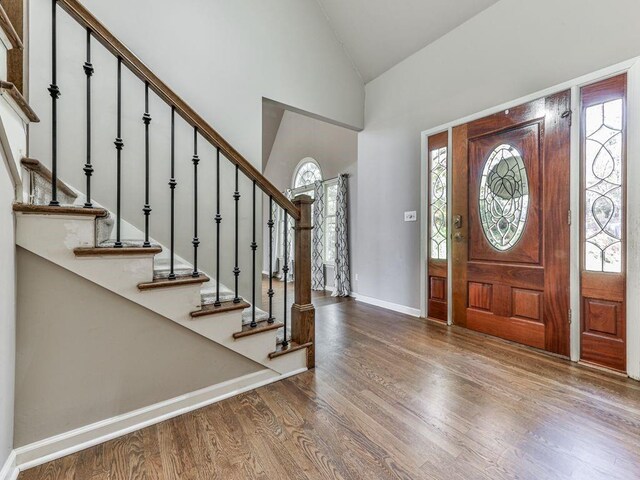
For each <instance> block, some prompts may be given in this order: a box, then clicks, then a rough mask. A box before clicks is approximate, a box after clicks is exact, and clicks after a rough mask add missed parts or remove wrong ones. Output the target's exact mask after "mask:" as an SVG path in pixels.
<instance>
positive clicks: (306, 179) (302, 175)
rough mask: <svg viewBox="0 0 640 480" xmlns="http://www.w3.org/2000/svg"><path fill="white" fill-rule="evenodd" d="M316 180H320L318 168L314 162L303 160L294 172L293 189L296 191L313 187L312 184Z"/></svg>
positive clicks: (320, 175) (320, 174)
mask: <svg viewBox="0 0 640 480" xmlns="http://www.w3.org/2000/svg"><path fill="white" fill-rule="evenodd" d="M318 180H322V173H321V172H320V167H319V166H318V164H317V163H316V162H315V161H314V160H312V159H310V158H309V159H306V158H305V159H304V160H303V161H302V162H301V163H300V165H299V166H298V169H297V170H296V174H295V176H294V179H293V188H294V189H297V188H302V187H307V186H311V187H313V184H314V182H316V181H318Z"/></svg>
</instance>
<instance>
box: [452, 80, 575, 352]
mask: <svg viewBox="0 0 640 480" xmlns="http://www.w3.org/2000/svg"><path fill="white" fill-rule="evenodd" d="M570 108H571V106H570V92H569V91H566V92H562V93H558V94H555V95H552V96H550V97H547V98H542V99H539V100H535V101H533V102H530V103H527V104H525V105H521V106H519V107H516V108H512V109H510V110H506V111H504V112H500V113H498V114H495V115H491V116H489V117H485V118H482V119H480V120H476V121H473V122H471V123H467V124H465V125H461V126H459V127H456V128H454V129H453V158H452V160H453V172H454V174H453V205H452V214H453V218H452V224H453V231H452V252H453V255H452V262H453V321H454V323H456V324H458V325H461V326H465V327H467V328H470V329H473V330H477V331H480V332H483V333H487V334H490V335H495V336H498V337H502V338H505V339H507V340H512V341H515V342H518V343H523V344H525V345H529V346H532V347H536V348H541V349H545V350H548V351H551V352H555V353H558V354H561V355H569V221H568V219H569V193H570V192H569V158H570V125H571V115H570Z"/></svg>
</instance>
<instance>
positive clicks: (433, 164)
mask: <svg viewBox="0 0 640 480" xmlns="http://www.w3.org/2000/svg"><path fill="white" fill-rule="evenodd" d="M429 157H430V160H429V171H430V175H429V178H430V185H429V192H430V194H429V223H430V229H429V242H430V248H429V251H430V256H431V258H432V259H434V260H446V259H447V147H441V148H436V149H433V150H431V151H430V152H429Z"/></svg>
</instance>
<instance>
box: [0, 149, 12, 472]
mask: <svg viewBox="0 0 640 480" xmlns="http://www.w3.org/2000/svg"><path fill="white" fill-rule="evenodd" d="M13 200H14V185H13V181H12V178H11V176H10V174H9V169H8V168H7V166H6V163H5V162H4V161H2V160H0V265H2V268H0V469H2V466H3V465H4V463H5V461H6V459H7V457H8V456H9V453H10V452H11V450H12V449H13V406H14V384H15V382H14V378H15V355H16V288H15V282H16V269H15V252H16V245H15V237H14V235H15V228H14V225H15V223H14V217H13V211H12V210H11V204H12V203H13Z"/></svg>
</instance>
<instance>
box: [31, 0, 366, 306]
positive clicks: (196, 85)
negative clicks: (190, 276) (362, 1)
mask: <svg viewBox="0 0 640 480" xmlns="http://www.w3.org/2000/svg"><path fill="white" fill-rule="evenodd" d="M29 2H30V3H29V5H30V21H29V26H30V31H29V35H30V48H31V52H30V57H29V58H30V65H29V67H30V73H29V82H30V83H29V85H30V98H29V100H30V103H31V105H32V106H33V107H34V108H35V110H36V111H37V112H38V114H39V116H40V118H41V119H42V122H41V123H40V124H39V125H37V126H33V127H32V128H31V131H30V154H31V156H33V157H36V158H38V159H39V160H41V161H43V162H44V163H45V164H46V165H48V164H49V163H50V156H51V153H50V152H51V147H50V143H51V137H50V112H51V107H50V103H51V99H50V97H49V94H48V92H47V87H48V85H49V83H50V81H51V79H50V75H51V73H50V58H51V56H50V28H51V27H50V11H51V8H50V5H51V2H50V1H49V0H29ZM83 3H84V4H85V5H86V6H87V7H88V8H89V9H90V10H91V11H92V12H93V13H94V14H95V15H96V16H97V17H98V18H99V19H100V20H101V21H102V22H103V23H104V24H105V25H106V26H107V27H108V28H109V29H111V30H112V32H113V33H114V34H115V35H116V36H118V37H119V38H120V39H121V40H122V41H123V42H124V43H125V44H126V45H128V46H129V48H130V49H131V50H132V51H133V52H134V53H136V55H138V57H140V58H141V59H142V61H144V62H145V63H146V64H147V65H149V66H150V68H151V69H152V70H153V71H154V72H155V73H156V74H157V75H158V76H159V77H160V78H162V79H163V80H164V81H165V82H166V83H167V84H168V85H169V86H171V87H172V88H173V89H174V90H175V91H176V92H177V93H178V94H179V95H181V96H182V97H183V98H184V99H185V100H186V101H187V102H188V103H190V104H191V105H192V106H193V107H194V108H195V109H196V110H197V111H198V112H199V113H200V114H201V115H202V116H203V117H204V118H205V119H206V120H207V121H208V122H209V123H210V124H211V125H212V126H213V127H214V128H216V129H217V130H218V131H219V132H220V133H221V134H222V135H223V136H224V137H225V138H226V139H227V140H228V141H229V142H230V143H231V144H232V145H233V146H234V147H235V148H236V149H237V150H238V151H239V152H240V153H242V154H243V155H244V156H245V157H246V158H247V159H248V160H249V161H251V162H252V163H253V164H254V165H256V167H258V169H261V167H262V158H261V150H262V99H263V97H268V98H270V99H273V100H275V101H278V102H282V103H286V104H288V105H293V106H295V107H296V108H300V109H304V110H306V111H309V112H313V113H314V114H316V115H321V116H323V117H326V118H329V119H331V120H332V121H335V122H339V123H344V124H348V125H351V126H354V127H361V126H362V124H363V109H364V87H363V85H362V83H361V80H360V79H359V77H358V75H357V74H356V72H355V71H354V69H353V67H352V65H351V63H350V62H349V60H348V59H347V58H346V56H345V55H344V53H343V50H342V49H341V47H340V45H339V44H338V42H337V40H336V39H335V37H334V35H333V33H332V31H331V29H330V28H329V26H328V24H327V23H326V21H325V19H324V17H323V15H322V13H321V12H320V11H319V7H318V5H317V3H316V2H315V1H313V0H216V1H205V0H189V1H183V2H175V1H169V0H138V1H135V2H131V1H127V0H112V1H109V2H104V1H100V0H84V1H83ZM58 20H59V21H58V38H59V40H58V45H59V48H58V52H59V53H58V84H59V87H60V90H61V97H60V100H59V102H58V103H59V122H58V129H59V175H60V177H61V178H62V179H63V180H65V181H67V182H68V183H69V184H71V185H73V186H74V187H76V188H79V189H81V190H82V191H84V188H85V187H84V184H85V180H84V175H83V172H82V166H83V164H84V161H85V140H84V137H85V76H84V73H83V70H82V64H83V63H84V61H85V32H84V30H83V29H82V28H81V27H80V26H79V25H78V24H77V23H76V22H75V21H73V20H72V19H70V18H69V16H68V15H67V14H66V13H65V12H64V11H62V10H61V9H58ZM92 62H93V64H94V67H95V74H94V76H93V79H92V82H93V92H94V94H93V112H94V116H93V119H94V122H93V139H92V141H93V163H94V168H95V173H94V176H93V181H92V190H93V196H94V198H95V199H96V200H97V201H98V202H99V203H101V204H103V205H105V206H106V207H107V208H109V209H110V210H112V211H113V210H115V204H116V200H115V176H116V173H115V169H116V160H115V156H116V155H115V149H114V145H113V141H114V138H115V136H116V130H115V128H116V111H115V105H116V104H115V99H116V60H115V57H113V56H112V55H111V54H109V53H107V52H106V50H105V49H104V48H103V47H101V46H100V45H98V44H97V42H93V51H92ZM122 95H123V127H122V131H123V135H122V137H123V140H124V150H123V153H122V159H123V160H122V162H123V197H122V215H123V218H124V219H125V220H127V221H129V222H131V223H133V224H134V225H135V226H136V227H138V228H139V229H142V227H143V225H144V223H143V220H144V217H143V214H142V206H143V203H144V196H143V195H144V194H143V185H144V153H143V152H144V129H143V124H142V121H141V116H142V113H143V111H144V96H143V95H144V87H143V85H142V83H141V82H140V81H139V80H138V79H137V78H135V77H133V76H132V75H131V74H130V73H129V72H128V71H127V70H126V68H125V69H124V72H123V79H122ZM150 113H151V116H152V118H153V120H152V122H151V163H152V169H151V207H152V210H153V211H152V213H151V236H152V237H153V238H156V239H157V240H158V241H160V242H161V243H163V244H164V245H168V244H169V220H168V219H169V189H168V186H167V182H168V179H169V161H170V160H169V142H170V136H169V131H170V130H169V128H170V127H169V118H170V110H169V108H168V107H167V106H166V105H165V104H164V103H162V102H160V101H159V100H158V99H157V98H156V97H155V95H153V94H152V95H151V106H150ZM192 135H193V134H192V130H191V129H190V128H188V127H187V126H186V124H185V123H184V122H182V120H181V119H179V118H178V119H177V120H176V179H177V182H178V186H177V189H176V211H177V212H178V215H177V220H176V252H177V253H178V254H179V255H181V256H182V257H184V258H185V259H187V260H191V258H192V251H193V249H192V246H191V240H192V235H193V226H192V225H193V218H192V216H193V215H192V212H193V206H192V205H193V198H192V185H193V173H192V172H193V166H192V163H191V157H192V141H193V140H192ZM199 156H200V158H201V162H200V166H199V189H200V190H199V194H200V195H199V209H200V211H199V214H200V215H199V223H200V225H199V227H200V228H199V230H200V231H199V238H200V242H201V244H200V249H199V260H200V262H199V266H200V268H201V269H203V270H205V271H207V272H208V273H210V274H213V273H215V264H214V246H215V233H214V232H215V229H214V225H215V224H214V222H213V217H214V215H215V170H214V168H215V161H214V158H215V152H214V149H213V148H212V147H210V146H209V145H207V144H205V142H204V141H202V140H200V148H199ZM221 178H222V187H221V196H222V210H223V211H222V216H223V223H222V240H221V244H222V248H221V250H222V252H223V255H222V260H221V267H220V270H221V281H222V282H223V283H225V284H227V285H232V284H233V275H232V270H233V255H225V254H224V252H225V251H229V250H231V251H232V249H233V228H232V225H233V222H232V218H233V200H232V197H231V195H232V192H233V168H232V167H231V164H230V163H228V162H227V161H226V160H224V159H223V160H222V175H221ZM240 191H241V194H242V198H241V200H240V237H241V239H243V240H242V243H241V246H240V248H241V255H240V268H241V270H242V274H241V276H240V294H241V295H244V296H250V294H249V286H250V278H251V277H250V275H247V273H248V272H250V271H251V255H250V253H251V251H250V248H249V244H250V240H247V239H250V238H251V225H250V219H251V207H250V200H251V184H250V182H248V181H246V180H245V178H244V176H242V175H241V185H240ZM260 200H261V198H259V199H258V201H260ZM258 220H259V221H260V218H258ZM261 232H262V230H261V229H258V235H259V236H260V235H261ZM257 240H258V242H260V241H261V239H260V238H258V239H257ZM258 262H259V264H260V262H261V259H258Z"/></svg>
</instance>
